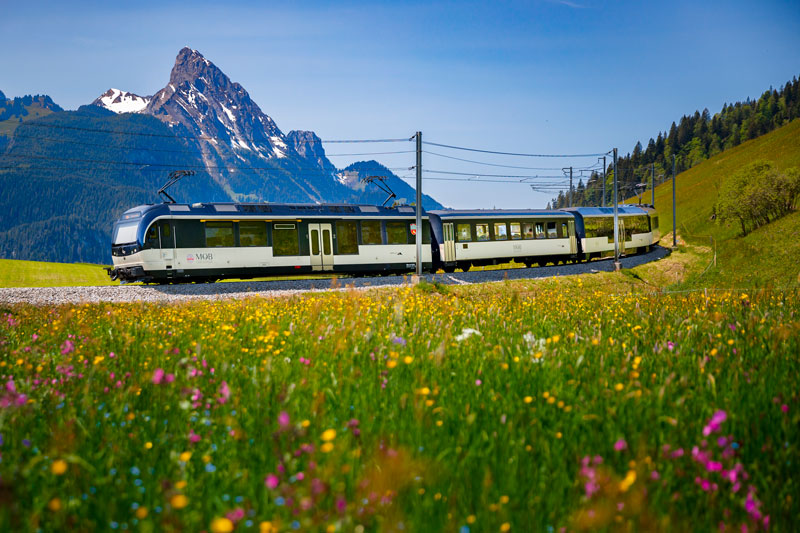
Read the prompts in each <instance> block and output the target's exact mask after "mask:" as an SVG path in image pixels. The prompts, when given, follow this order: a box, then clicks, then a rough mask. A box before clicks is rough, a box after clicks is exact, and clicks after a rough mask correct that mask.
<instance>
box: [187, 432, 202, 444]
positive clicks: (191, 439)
mask: <svg viewBox="0 0 800 533" xmlns="http://www.w3.org/2000/svg"><path fill="white" fill-rule="evenodd" d="M189 442H191V443H192V444H196V443H198V442H200V435H198V434H197V433H195V432H194V430H193V429H192V430H190V431H189Z"/></svg>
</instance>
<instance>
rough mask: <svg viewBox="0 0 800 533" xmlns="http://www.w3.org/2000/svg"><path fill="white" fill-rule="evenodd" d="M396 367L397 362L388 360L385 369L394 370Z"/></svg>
mask: <svg viewBox="0 0 800 533" xmlns="http://www.w3.org/2000/svg"><path fill="white" fill-rule="evenodd" d="M396 366H397V361H395V360H394V359H389V360H388V361H386V368H394V367H396Z"/></svg>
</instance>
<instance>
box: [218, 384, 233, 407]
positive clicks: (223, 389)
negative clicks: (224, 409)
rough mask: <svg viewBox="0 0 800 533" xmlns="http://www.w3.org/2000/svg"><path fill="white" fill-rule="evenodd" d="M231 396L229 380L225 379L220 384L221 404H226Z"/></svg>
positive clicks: (219, 400)
mask: <svg viewBox="0 0 800 533" xmlns="http://www.w3.org/2000/svg"><path fill="white" fill-rule="evenodd" d="M230 397H231V389H230V387H228V382H227V381H223V382H222V383H221V384H220V386H219V398H217V401H218V402H219V403H221V404H224V403H226V402H227V401H228V399H229V398H230Z"/></svg>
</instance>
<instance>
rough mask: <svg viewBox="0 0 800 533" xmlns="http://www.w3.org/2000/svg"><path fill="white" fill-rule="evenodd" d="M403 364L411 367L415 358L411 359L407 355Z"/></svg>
mask: <svg viewBox="0 0 800 533" xmlns="http://www.w3.org/2000/svg"><path fill="white" fill-rule="evenodd" d="M403 362H404V363H405V364H407V365H410V364H411V363H413V362H414V358H413V357H411V356H410V355H407V356H405V358H403Z"/></svg>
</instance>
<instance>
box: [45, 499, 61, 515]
mask: <svg viewBox="0 0 800 533" xmlns="http://www.w3.org/2000/svg"><path fill="white" fill-rule="evenodd" d="M47 508H48V509H50V510H51V511H53V512H54V513H55V512H56V511H60V510H61V500H60V499H59V498H53V499H52V500H50V501H49V502H47Z"/></svg>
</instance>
